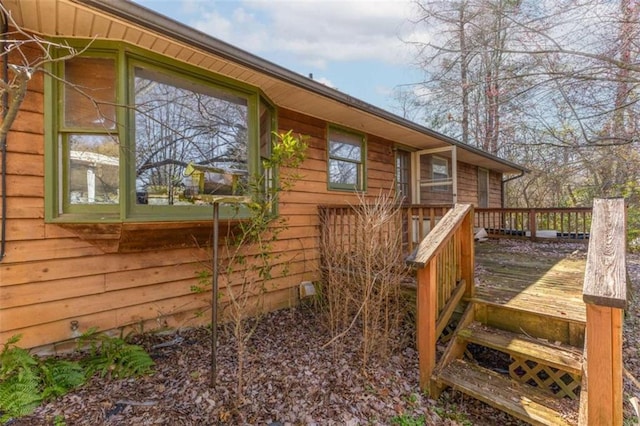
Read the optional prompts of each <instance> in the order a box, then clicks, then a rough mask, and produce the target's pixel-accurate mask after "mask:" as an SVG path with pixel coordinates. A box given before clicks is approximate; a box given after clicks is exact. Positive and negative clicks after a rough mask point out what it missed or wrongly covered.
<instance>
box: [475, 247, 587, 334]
mask: <svg viewBox="0 0 640 426" xmlns="http://www.w3.org/2000/svg"><path fill="white" fill-rule="evenodd" d="M529 248H530V250H514V249H513V244H504V243H501V242H500V241H498V242H495V241H488V242H482V243H477V244H476V253H475V254H476V265H477V266H476V295H475V299H476V300H478V301H482V302H483V303H487V304H493V305H501V306H505V307H508V308H512V309H517V310H522V311H528V312H533V313H537V314H540V315H545V316H549V317H553V318H562V319H565V320H568V321H572V322H576V323H582V324H584V323H585V322H586V308H585V304H584V302H583V301H582V287H583V281H584V269H585V260H584V258H583V256H580V255H576V254H575V253H573V252H572V251H567V250H566V249H565V248H563V247H559V246H557V245H553V244H549V243H542V244H540V246H537V247H535V248H534V247H532V246H530V247H529ZM545 250H546V251H548V252H549V253H548V254H546V253H545V254H541V253H544V252H545ZM563 250H564V251H566V253H564V256H563V253H562V252H563ZM558 253H559V254H558Z"/></svg>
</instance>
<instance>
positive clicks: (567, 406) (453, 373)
mask: <svg viewBox="0 0 640 426" xmlns="http://www.w3.org/2000/svg"><path fill="white" fill-rule="evenodd" d="M434 380H435V381H436V382H437V383H438V384H440V385H446V386H450V387H452V388H453V389H456V390H458V391H460V392H463V393H466V394H467V395H469V396H472V397H473V398H475V399H478V400H480V401H482V402H485V403H487V404H489V405H491V406H493V407H496V408H498V409H499V410H502V411H504V412H506V413H509V414H510V415H512V416H514V417H517V418H519V419H521V420H524V421H526V422H529V423H531V424H533V425H553V426H562V425H572V424H575V422H574V421H573V419H570V418H568V417H567V416H566V414H565V415H563V413H567V411H569V412H570V413H571V414H573V415H574V416H577V407H576V401H571V400H569V399H557V398H554V397H552V396H549V395H548V394H546V393H544V392H542V391H540V390H538V389H536V388H534V387H531V386H528V385H522V384H520V383H518V382H516V381H514V380H511V379H509V378H508V377H505V376H502V375H500V374H498V373H496V372H494V371H491V370H488V369H485V368H482V367H480V366H478V365H476V364H472V363H469V362H466V361H463V360H460V359H457V360H455V361H453V362H451V363H450V364H449V365H447V366H446V367H445V368H444V369H442V370H440V371H438V372H437V373H436V374H435V375H434ZM569 417H571V416H569Z"/></svg>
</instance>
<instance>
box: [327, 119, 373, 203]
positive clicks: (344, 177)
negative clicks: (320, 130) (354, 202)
mask: <svg viewBox="0 0 640 426" xmlns="http://www.w3.org/2000/svg"><path fill="white" fill-rule="evenodd" d="M328 139H329V141H328V152H329V161H328V167H329V170H328V175H329V188H331V189H343V190H354V191H355V190H358V191H361V190H364V158H365V147H364V138H363V136H361V135H357V134H355V133H350V132H347V131H343V130H341V129H336V128H333V127H330V128H329V137H328Z"/></svg>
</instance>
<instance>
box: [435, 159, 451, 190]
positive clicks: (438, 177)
mask: <svg viewBox="0 0 640 426" xmlns="http://www.w3.org/2000/svg"><path fill="white" fill-rule="evenodd" d="M431 178H432V179H433V182H434V183H438V182H446V181H448V180H449V160H447V159H446V158H440V157H432V159H431ZM451 185H452V182H447V183H445V184H444V185H438V186H434V187H433V189H434V191H449V190H450V188H452V186H451Z"/></svg>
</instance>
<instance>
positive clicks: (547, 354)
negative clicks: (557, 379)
mask: <svg viewBox="0 0 640 426" xmlns="http://www.w3.org/2000/svg"><path fill="white" fill-rule="evenodd" d="M458 337H459V338H461V339H463V340H466V341H467V342H469V343H475V344H478V345H482V346H486V347H488V348H491V349H495V350H498V351H501V352H505V353H508V354H512V355H520V356H522V357H524V358H526V359H530V360H532V361H535V362H537V363H540V364H543V365H547V366H549V367H554V368H557V369H560V370H562V371H566V372H569V373H572V374H575V375H577V376H581V375H582V360H583V357H582V351H581V350H580V349H578V348H576V347H574V346H569V345H565V344H561V343H550V342H548V341H546V340H541V339H536V338H533V337H529V336H526V335H524V334H517V333H512V332H510V331H505V330H499V329H496V328H491V327H487V326H485V325H482V324H480V323H479V322H473V323H472V324H471V325H469V326H468V327H467V328H465V329H463V330H460V331H459V332H458Z"/></svg>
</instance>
